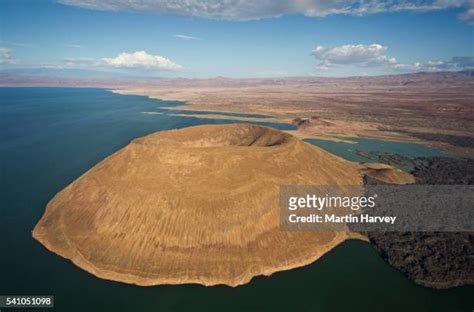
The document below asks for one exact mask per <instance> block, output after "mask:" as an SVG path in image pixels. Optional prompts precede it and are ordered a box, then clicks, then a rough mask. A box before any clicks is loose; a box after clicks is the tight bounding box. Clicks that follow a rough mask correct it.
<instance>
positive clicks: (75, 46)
mask: <svg viewBox="0 0 474 312" xmlns="http://www.w3.org/2000/svg"><path fill="white" fill-rule="evenodd" d="M66 47H68V48H74V49H80V48H82V46H81V45H80V44H66Z"/></svg>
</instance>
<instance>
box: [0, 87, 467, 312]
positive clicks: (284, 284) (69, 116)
mask: <svg viewBox="0 0 474 312" xmlns="http://www.w3.org/2000/svg"><path fill="white" fill-rule="evenodd" d="M0 99H1V103H0V105H1V106H0V107H1V114H0V126H1V129H2V131H1V132H0V164H1V167H0V168H1V175H0V178H1V188H0V202H1V206H0V220H1V223H0V224H1V227H0V231H1V236H0V237H1V244H0V276H1V277H0V295H54V296H55V308H54V309H53V310H48V311H67V312H74V311H104V312H106V311H190V310H192V311H201V310H202V311H249V310H251V311H344V312H346V311H364V312H366V311H397V312H399V311H443V312H446V311H471V310H472V297H473V296H472V295H473V293H474V288H473V287H461V288H456V289H451V290H443V291H437V290H431V289H427V288H423V287H420V286H417V285H414V284H413V283H412V282H410V281H409V280H408V279H407V278H405V277H404V276H403V275H402V274H401V273H400V272H398V271H396V270H394V269H393V268H391V267H390V266H388V265H387V264H386V263H385V262H384V261H383V260H382V259H381V258H380V257H379V255H378V254H377V253H376V252H375V250H374V249H373V248H372V247H371V246H370V245H369V244H367V243H365V242H361V241H348V242H345V243H343V244H341V245H340V246H338V247H337V248H335V249H334V250H332V251H331V252H329V253H328V254H327V255H325V256H324V257H323V258H321V259H320V260H318V261H317V262H316V263H314V264H312V265H309V266H306V267H303V268H300V269H295V270H290V271H286V272H279V273H276V274H274V275H273V276H270V277H257V278H255V279H254V280H253V281H252V282H251V283H249V284H247V285H244V286H241V287H237V288H230V287H226V286H217V287H208V288H206V287H203V286H199V285H180V286H155V287H137V286H133V285H126V284H122V283H117V282H112V281H106V280H101V279H98V278H96V277H94V276H93V275H91V274H89V273H87V272H85V271H83V270H81V269H79V268H78V267H76V266H74V265H73V264H72V263H71V262H69V261H68V260H66V259H63V258H61V257H58V256H56V255H55V254H53V253H51V252H49V251H48V250H46V248H44V247H43V246H42V245H40V244H39V243H38V242H36V241H35V240H34V239H33V238H32V237H31V230H32V229H33V227H34V225H35V224H36V222H37V221H38V220H39V218H40V217H41V215H42V214H43V212H44V209H45V206H46V204H47V202H48V201H49V200H50V199H51V198H52V197H53V196H54V195H55V194H56V193H57V192H58V191H60V190H61V189H62V188H64V187H65V186H67V185H68V184H69V183H71V182H72V181H74V180H75V179H76V178H77V177H79V176H80V175H81V174H83V173H84V172H85V171H86V170H88V169H89V168H90V167H92V166H93V165H94V164H96V163H97V162H99V161H100V160H102V159H103V158H105V157H106V156H108V155H110V154H111V153H113V152H115V151H116V150H118V149H120V148H121V147H123V146H125V145H126V144H128V142H130V141H131V140H132V139H134V138H136V137H139V136H143V135H146V134H149V133H151V132H154V131H159V130H165V129H174V128H181V127H186V126H191V125H198V124H208V123H231V122H232V121H228V120H209V119H199V118H185V117H174V116H167V115H146V114H142V113H141V112H143V111H153V110H154V108H156V107H159V106H170V105H173V102H166V101H156V100H151V99H149V98H147V97H141V96H129V95H118V94H113V93H110V92H107V91H105V90H101V89H71V88H0ZM179 104H181V103H179ZM176 105H177V104H176ZM264 125H268V126H272V127H276V128H280V129H293V127H292V126H290V125H285V124H275V123H273V124H272V123H264ZM5 311H7V310H6V309H5ZM45 311H46V309H45Z"/></svg>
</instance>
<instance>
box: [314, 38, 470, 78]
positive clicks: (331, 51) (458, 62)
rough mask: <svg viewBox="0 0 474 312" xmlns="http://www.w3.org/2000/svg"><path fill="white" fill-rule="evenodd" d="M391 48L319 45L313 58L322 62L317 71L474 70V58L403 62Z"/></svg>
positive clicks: (362, 45) (377, 45)
mask: <svg viewBox="0 0 474 312" xmlns="http://www.w3.org/2000/svg"><path fill="white" fill-rule="evenodd" d="M387 50H388V48H387V47H386V46H383V45H381V44H378V43H373V44H369V45H364V44H347V45H341V46H336V47H332V48H326V47H322V46H317V47H316V48H315V49H314V50H313V55H314V56H315V57H316V59H317V60H318V61H319V62H318V64H317V66H316V68H317V69H320V70H330V69H334V68H336V67H343V66H356V67H360V68H367V67H383V68H385V69H387V70H393V71H400V72H420V71H458V70H466V69H473V68H474V57H472V56H458V57H453V58H452V59H451V60H450V61H443V60H432V61H427V62H415V63H409V64H407V63H400V62H398V61H397V59H396V58H394V57H390V56H388V55H387V53H386V52H387Z"/></svg>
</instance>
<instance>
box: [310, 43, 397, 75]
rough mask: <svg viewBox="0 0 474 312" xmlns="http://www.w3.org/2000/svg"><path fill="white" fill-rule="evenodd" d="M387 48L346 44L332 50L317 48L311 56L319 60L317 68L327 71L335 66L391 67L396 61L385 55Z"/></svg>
mask: <svg viewBox="0 0 474 312" xmlns="http://www.w3.org/2000/svg"><path fill="white" fill-rule="evenodd" d="M386 51H387V47H385V46H383V45H381V44H378V43H373V44H370V45H364V44H356V45H354V44H347V45H342V46H337V47H333V48H325V47H322V46H317V47H316V48H315V49H314V50H313V55H314V56H315V57H316V58H317V59H318V60H319V64H318V68H320V69H329V68H330V67H332V66H337V65H353V64H357V65H363V66H375V65H392V64H396V63H397V60H396V59H395V58H393V57H388V56H387V55H385V52H386Z"/></svg>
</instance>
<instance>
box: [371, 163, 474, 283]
mask: <svg viewBox="0 0 474 312" xmlns="http://www.w3.org/2000/svg"><path fill="white" fill-rule="evenodd" d="M412 161H413V163H414V165H415V170H414V171H413V175H414V176H415V179H416V182H415V183H416V184H428V185H447V184H450V185H461V184H462V185H472V184H474V160H473V159H452V158H416V159H412ZM365 183H366V184H374V183H383V182H381V181H377V180H376V179H374V178H366V179H365ZM365 234H366V235H367V236H368V238H369V241H370V242H371V243H372V245H373V246H374V247H375V248H376V249H377V250H378V251H379V253H380V254H381V255H382V257H383V258H384V259H385V260H386V261H387V262H388V263H389V264H390V265H391V266H393V267H394V268H396V269H398V270H400V271H401V272H403V273H404V274H405V275H406V276H407V277H408V278H410V279H411V280H412V281H414V282H415V283H417V284H419V285H422V286H425V287H430V288H436V289H445V288H451V287H457V286H462V285H474V269H473V268H474V233H471V232H449V233H448V232H403V233H399V232H370V233H365Z"/></svg>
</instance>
